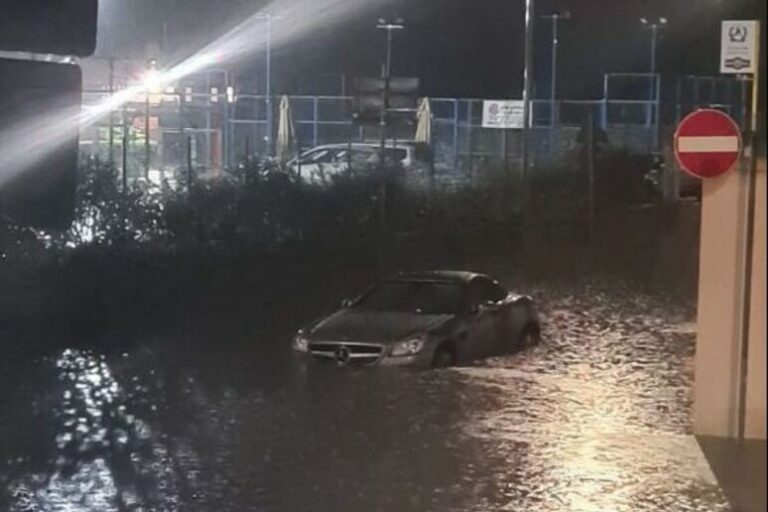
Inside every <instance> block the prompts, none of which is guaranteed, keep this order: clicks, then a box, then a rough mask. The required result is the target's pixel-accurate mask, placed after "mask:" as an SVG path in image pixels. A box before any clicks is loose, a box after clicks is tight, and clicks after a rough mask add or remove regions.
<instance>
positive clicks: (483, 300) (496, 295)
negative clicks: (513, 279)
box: [469, 277, 507, 306]
mask: <svg viewBox="0 0 768 512" xmlns="http://www.w3.org/2000/svg"><path fill="white" fill-rule="evenodd" d="M469 296H470V302H471V304H472V305H473V306H480V305H483V304H488V303H489V302H493V303H495V302H499V301H501V300H504V298H505V297H506V296H507V292H506V291H505V290H504V289H503V288H502V287H501V286H499V285H498V284H497V283H495V282H493V281H492V280H490V279H488V278H486V277H478V278H475V279H474V280H473V281H472V282H471V283H470V286H469Z"/></svg>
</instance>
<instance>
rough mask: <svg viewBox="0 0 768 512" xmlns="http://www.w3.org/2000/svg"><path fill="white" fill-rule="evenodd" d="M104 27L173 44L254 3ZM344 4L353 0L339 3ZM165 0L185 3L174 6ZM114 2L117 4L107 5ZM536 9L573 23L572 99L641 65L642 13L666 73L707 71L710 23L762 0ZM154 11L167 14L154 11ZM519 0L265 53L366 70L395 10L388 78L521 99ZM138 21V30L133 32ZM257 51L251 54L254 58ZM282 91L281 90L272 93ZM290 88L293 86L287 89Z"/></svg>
mask: <svg viewBox="0 0 768 512" xmlns="http://www.w3.org/2000/svg"><path fill="white" fill-rule="evenodd" d="M107 1H110V2H112V4H113V7H112V9H114V10H113V11H112V12H111V13H109V14H110V20H113V19H118V20H121V21H122V22H123V31H122V33H121V32H120V30H119V28H116V27H114V26H113V27H110V30H109V33H108V36H114V37H115V39H116V40H117V41H118V42H117V45H118V52H130V50H129V49H128V46H129V45H127V44H126V42H127V41H130V40H133V41H134V46H136V43H135V41H137V40H140V39H141V37H137V36H140V35H141V32H140V31H141V30H143V31H144V32H145V37H153V36H152V35H151V34H152V33H153V32H154V34H159V33H160V32H161V30H160V28H159V27H160V26H162V18H166V19H168V20H169V36H170V40H171V44H173V43H174V42H178V41H180V40H182V39H183V40H184V41H185V43H186V44H185V46H188V45H189V39H190V38H196V37H197V38H199V40H200V41H204V40H205V39H210V38H211V37H213V36H214V35H216V34H218V33H220V32H221V30H222V27H224V26H226V25H227V23H228V22H231V21H232V20H234V19H238V18H240V19H242V13H244V12H249V11H254V10H256V8H257V7H258V6H259V5H260V4H262V3H263V2H260V1H258V0H219V1H210V0H205V1H203V0H131V1H130V4H129V3H128V2H127V1H126V0H123V1H118V0H107ZM349 1H353V0H349ZM174 2H175V3H177V4H181V5H183V8H182V9H181V10H178V9H176V8H175V7H174ZM115 3H117V4H119V5H114V4H115ZM536 7H537V11H538V12H537V14H539V15H540V14H546V13H551V12H553V11H564V10H569V11H570V12H571V13H572V15H573V19H571V20H569V21H566V22H563V24H562V25H561V27H562V28H561V46H560V48H561V50H560V56H561V60H560V67H559V76H560V77H561V80H560V87H561V94H562V95H563V96H567V97H570V98H590V97H591V98H596V97H600V96H601V95H602V75H603V73H605V72H607V71H646V70H647V69H648V66H649V55H650V34H649V32H648V31H647V30H645V29H643V28H642V27H641V25H640V22H639V18H640V17H641V16H647V17H658V16H666V17H667V18H669V26H668V28H667V29H666V30H665V31H664V34H663V38H662V40H661V41H660V48H659V65H660V69H661V71H662V72H663V73H664V74H665V75H670V76H671V75H677V74H688V73H691V74H694V73H696V74H716V73H717V71H718V70H717V59H718V45H719V35H718V34H719V22H720V20H721V19H724V18H729V17H730V18H734V17H747V16H751V17H754V16H755V15H756V14H755V13H756V12H758V13H759V12H760V9H762V15H763V16H764V13H765V3H764V0H763V1H762V2H761V1H760V0H537V3H536ZM164 9H167V12H173V13H174V14H173V15H172V16H164V15H163V12H164ZM523 12H524V2H523V0H395V1H393V2H390V4H388V6H387V8H386V9H385V10H384V11H383V12H376V11H373V12H371V13H370V15H369V16H366V17H365V18H358V19H355V20H351V21H350V22H349V23H347V24H346V25H345V26H343V27H337V28H336V29H334V30H325V31H320V32H319V33H317V34H314V35H313V36H312V37H311V38H307V40H305V41H302V42H298V43H295V44H292V45H291V46H289V47H286V48H282V49H281V50H280V51H279V52H277V55H276V58H275V69H276V73H277V75H278V81H279V83H280V84H282V88H283V89H291V88H293V89H295V88H296V87H297V85H296V84H297V83H298V82H299V81H300V80H301V79H302V77H307V76H310V75H316V74H319V73H332V74H341V73H345V74H347V75H348V76H355V75H358V76H359V75H375V74H376V73H377V70H378V69H379V66H380V64H379V62H380V59H381V57H382V53H383V47H384V39H383V34H381V33H377V31H376V30H375V28H374V26H375V23H376V19H377V18H378V17H379V15H388V16H394V15H400V16H403V17H404V18H405V19H406V22H407V24H408V29H407V30H406V31H405V32H404V33H399V34H398V35H397V38H396V44H395V53H394V55H395V64H394V66H395V68H394V71H395V73H396V74H399V75H402V76H418V77H419V78H421V79H422V84H423V87H422V88H423V91H422V92H423V93H424V94H427V95H430V96H464V97H470V96H475V97H493V96H497V97H504V96H507V97H515V96H517V97H519V96H520V91H521V83H522V57H523V52H522V46H523V35H524V27H523ZM138 27H141V29H139V28H138ZM550 34H551V32H550V23H549V22H548V20H543V19H538V18H537V20H536V44H535V48H536V50H535V58H536V80H537V83H538V87H539V88H540V89H542V91H541V94H543V93H544V91H543V89H544V88H546V87H548V83H549V55H550V53H549V52H550V37H551V35H550ZM258 58H259V55H258V54H256V56H255V57H254V59H258ZM281 92H283V91H281ZM287 92H293V91H287Z"/></svg>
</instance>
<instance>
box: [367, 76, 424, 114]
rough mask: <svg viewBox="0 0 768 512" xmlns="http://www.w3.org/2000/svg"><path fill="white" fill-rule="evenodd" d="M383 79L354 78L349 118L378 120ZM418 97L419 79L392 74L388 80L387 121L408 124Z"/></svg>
mask: <svg viewBox="0 0 768 512" xmlns="http://www.w3.org/2000/svg"><path fill="white" fill-rule="evenodd" d="M384 87H385V83H384V79H382V78H357V79H355V82H354V94H355V96H354V113H353V118H354V120H355V122H357V123H358V124H375V125H378V124H379V123H380V122H381V109H382V107H383V102H384ZM418 98H419V79H418V78H408V77H392V78H391V79H390V80H389V99H388V102H389V108H388V110H387V122H388V124H390V125H392V124H410V123H413V122H414V120H415V118H416V109H417V108H418Z"/></svg>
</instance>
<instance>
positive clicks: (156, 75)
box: [143, 59, 162, 180]
mask: <svg viewBox="0 0 768 512" xmlns="http://www.w3.org/2000/svg"><path fill="white" fill-rule="evenodd" d="M143 82H144V171H145V176H144V177H145V178H146V179H147V180H149V170H150V166H151V160H152V147H151V145H150V140H149V134H150V130H151V125H150V118H149V116H150V108H151V105H150V94H152V93H156V92H159V91H160V87H161V86H162V77H161V75H160V71H159V70H158V66H157V59H150V60H149V62H147V71H146V73H145V74H144V79H143Z"/></svg>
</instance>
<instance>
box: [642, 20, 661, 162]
mask: <svg viewBox="0 0 768 512" xmlns="http://www.w3.org/2000/svg"><path fill="white" fill-rule="evenodd" d="M640 23H641V24H642V25H643V27H644V28H646V29H648V30H650V31H651V70H650V80H649V86H648V90H649V91H648V96H649V97H648V122H649V125H650V128H651V137H652V139H651V144H650V146H651V151H654V152H655V151H656V150H657V149H658V142H659V102H658V94H659V91H658V87H657V84H658V79H657V76H656V53H657V49H658V40H659V32H660V31H661V30H662V29H664V28H666V27H667V18H664V17H661V18H657V19H649V18H640Z"/></svg>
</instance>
